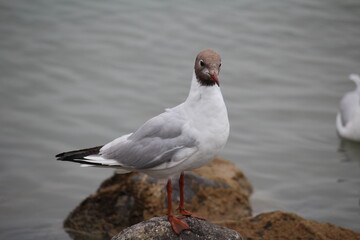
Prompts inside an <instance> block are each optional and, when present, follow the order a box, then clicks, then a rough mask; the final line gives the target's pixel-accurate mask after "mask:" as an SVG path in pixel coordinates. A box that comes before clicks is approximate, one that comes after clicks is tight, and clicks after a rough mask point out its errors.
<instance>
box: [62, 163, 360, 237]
mask: <svg viewBox="0 0 360 240" xmlns="http://www.w3.org/2000/svg"><path fill="white" fill-rule="evenodd" d="M185 176H186V177H185V184H186V187H185V202H186V205H185V207H186V208H187V209H189V210H190V211H191V212H193V213H194V214H196V215H199V216H202V217H204V218H205V219H207V221H200V220H197V219H196V220H195V219H186V221H187V222H188V223H189V224H190V223H191V224H192V225H193V226H195V227H194V229H195V228H196V229H197V232H196V233H195V232H194V231H195V230H193V232H192V233H190V231H185V232H184V233H182V234H181V235H180V236H181V237H180V238H179V237H178V236H176V235H174V236H172V237H171V238H170V239H217V238H212V237H209V238H206V237H204V236H202V235H201V234H202V233H204V232H207V233H209V234H210V233H213V234H217V233H219V232H221V233H222V234H225V232H227V231H228V233H229V234H230V236H233V237H230V238H224V239H241V238H239V237H240V235H241V236H242V238H243V239H244V240H255V239H263V240H267V239H269V240H270V239H272V240H274V239H297V240H300V239H319V240H322V239H328V240H333V239H334V240H335V239H354V240H360V233H356V232H353V231H351V230H348V229H344V228H341V227H337V226H335V225H332V224H329V223H318V222H315V221H310V220H305V219H303V218H301V217H300V216H298V215H296V214H293V213H285V212H270V213H263V214H260V215H258V216H255V217H252V212H251V205H250V201H249V197H250V195H251V193H252V187H251V184H250V183H249V182H248V180H247V178H246V177H245V175H244V174H243V172H242V171H241V170H240V169H239V168H238V167H236V166H235V165H234V164H233V163H231V162H229V161H227V160H223V159H215V160H213V161H212V162H211V163H210V164H208V165H206V166H204V167H202V168H200V169H197V170H195V171H193V172H190V173H187V174H186V175H185ZM176 185H177V184H174V192H173V194H174V195H173V199H174V203H173V205H174V206H177V204H178V203H177V201H178V196H179V192H178V188H177V186H176ZM165 206H166V193H165V191H164V183H163V182H160V181H157V180H154V179H152V178H149V177H147V176H146V175H144V174H139V173H131V174H124V175H120V174H114V175H113V176H112V177H110V178H109V179H107V180H105V181H104V182H103V183H102V184H101V186H100V187H99V189H98V190H97V191H96V192H95V193H94V194H92V195H90V196H89V197H88V198H86V199H85V200H84V201H82V202H81V203H80V205H79V206H78V207H76V208H75V209H74V210H73V211H72V212H71V213H70V214H69V216H68V217H67V218H66V219H65V221H64V228H65V229H66V230H67V231H68V233H69V235H70V236H71V237H72V238H73V239H77V240H79V239H111V238H112V237H113V236H116V237H114V239H116V240H120V239H134V240H135V239H140V238H136V236H139V234H140V232H141V231H140V230H139V229H145V230H146V229H149V228H148V227H145V226H148V225H147V224H150V225H151V224H152V225H151V226H153V225H154V224H155V225H156V226H159V227H160V229H163V230H161V232H162V233H163V234H165V236H166V234H171V231H167V230H166V229H169V226H167V225H166V224H167V222H166V221H164V218H160V217H161V216H164V215H165V212H166V210H165ZM174 210H175V209H174ZM154 217H157V218H154ZM149 219H151V220H149ZM146 220H149V221H146ZM142 221H146V222H143V223H141V224H140V225H139V224H138V225H135V224H137V223H140V222H142ZM213 223H215V224H217V225H215V224H213ZM144 224H145V225H144ZM133 225H135V226H133ZM218 225H220V226H222V227H220V226H218ZM130 226H132V227H130ZM166 226H167V227H166ZM128 227H130V228H128ZM134 227H135V228H137V229H136V231H132V228H134ZM202 228H206V229H207V230H206V231H203V230H201V229H202ZM226 228H228V229H226ZM124 229H125V230H124ZM150 229H151V228H150ZM230 229H232V230H235V231H236V232H237V233H239V234H238V235H236V234H234V235H232V234H233V233H234V231H232V230H230ZM123 230H124V231H123ZM145 230H144V231H145ZM121 231H123V232H121ZM159 231H160V230H159ZM119 232H120V233H119ZM131 232H135V233H136V234H137V235H135V236H133V238H131V237H129V236H130V235H129V233H131ZM159 233H160V232H159ZM121 234H127V235H126V236H127V237H126V238H123V236H121ZM196 236H200V238H196ZM209 236H210V235H209ZM147 239H161V238H159V236H157V238H153V237H150V236H148V238H147ZM164 239H169V237H168V238H164Z"/></svg>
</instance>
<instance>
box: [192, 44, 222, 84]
mask: <svg viewBox="0 0 360 240" xmlns="http://www.w3.org/2000/svg"><path fill="white" fill-rule="evenodd" d="M220 67H221V57H220V55H219V54H218V53H217V52H215V51H214V50H211V49H207V50H204V51H201V52H200V53H199V54H198V55H197V57H196V60H195V66H194V68H195V75H196V78H197V80H198V81H199V83H200V84H201V85H203V86H214V85H215V84H216V85H218V86H219V85H220V83H219V78H218V76H219V72H220Z"/></svg>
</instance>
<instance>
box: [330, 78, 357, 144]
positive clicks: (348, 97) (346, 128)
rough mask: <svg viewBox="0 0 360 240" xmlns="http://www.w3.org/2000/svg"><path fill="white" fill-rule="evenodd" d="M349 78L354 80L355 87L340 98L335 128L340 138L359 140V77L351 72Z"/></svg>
mask: <svg viewBox="0 0 360 240" xmlns="http://www.w3.org/2000/svg"><path fill="white" fill-rule="evenodd" d="M349 78H350V79H351V80H353V81H354V82H355V84H356V89H355V90H354V91H351V92H348V93H346V94H345V96H344V97H343V98H342V99H341V102H340V110H339V112H338V114H337V116H336V129H337V132H338V133H339V135H340V136H341V137H342V138H345V139H349V140H352V141H360V77H359V75H356V74H351V75H350V76H349Z"/></svg>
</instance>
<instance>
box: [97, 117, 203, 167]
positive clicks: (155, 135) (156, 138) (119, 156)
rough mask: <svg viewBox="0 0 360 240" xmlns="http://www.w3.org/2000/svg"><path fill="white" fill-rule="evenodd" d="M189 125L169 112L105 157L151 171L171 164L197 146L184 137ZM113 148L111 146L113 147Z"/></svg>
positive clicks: (112, 149) (103, 153) (119, 144)
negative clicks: (174, 159) (185, 150)
mask: <svg viewBox="0 0 360 240" xmlns="http://www.w3.org/2000/svg"><path fill="white" fill-rule="evenodd" d="M184 124H186V121H185V119H183V118H182V117H181V116H180V115H179V114H178V113H176V112H173V111H169V112H164V113H162V114H160V115H158V116H157V117H154V118H152V119H150V120H149V121H147V122H146V123H145V124H144V125H142V126H141V127H140V128H139V129H138V130H137V131H135V132H134V133H133V134H131V135H130V136H129V137H128V138H127V140H126V141H122V142H120V143H116V144H114V145H113V146H110V147H108V148H107V149H105V151H103V152H102V153H101V155H102V157H104V158H108V159H114V160H116V161H118V162H119V163H120V164H121V165H123V166H124V167H131V168H134V169H148V168H153V167H156V166H158V165H160V164H162V163H165V162H169V161H171V159H172V158H173V156H174V154H176V153H177V152H178V151H179V150H181V149H184V148H191V147H194V146H195V145H196V141H195V139H194V138H193V137H191V136H189V135H188V134H185V133H183V131H182V129H183V126H184ZM110 144H111V143H110Z"/></svg>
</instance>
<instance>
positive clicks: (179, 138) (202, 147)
mask: <svg viewBox="0 0 360 240" xmlns="http://www.w3.org/2000/svg"><path fill="white" fill-rule="evenodd" d="M228 136H229V121H228V114H227V109H226V106H225V103H224V100H223V97H222V94H221V91H220V88H219V86H217V85H215V86H210V87H209V86H203V85H201V84H200V83H199V81H198V80H197V78H196V75H195V72H194V73H193V77H192V82H191V88H190V92H189V95H188V97H187V99H186V101H185V102H184V103H182V104H180V105H178V106H176V107H174V108H170V109H167V110H166V111H165V112H164V113H162V114H160V115H158V116H156V117H154V118H152V119H150V120H149V121H147V122H146V123H145V124H144V125H142V126H141V127H140V128H139V129H138V130H137V131H135V132H134V133H132V134H127V135H124V136H122V137H119V138H117V139H115V140H114V141H112V142H110V143H108V144H106V145H104V146H103V147H102V148H101V149H100V152H99V154H98V155H91V156H87V157H85V162H89V164H91V163H99V164H103V165H106V166H109V167H116V168H119V170H120V171H122V172H129V171H139V172H144V173H146V174H148V175H150V176H152V177H154V178H169V177H172V176H173V175H175V174H178V173H180V172H183V171H187V170H192V169H195V168H198V167H201V166H203V165H205V164H206V163H208V162H209V161H211V160H212V159H214V158H215V157H216V155H217V154H218V153H219V151H220V150H221V149H222V148H223V147H224V145H225V143H226V142H227V139H228ZM85 165H86V164H85ZM86 166H88V165H86Z"/></svg>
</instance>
